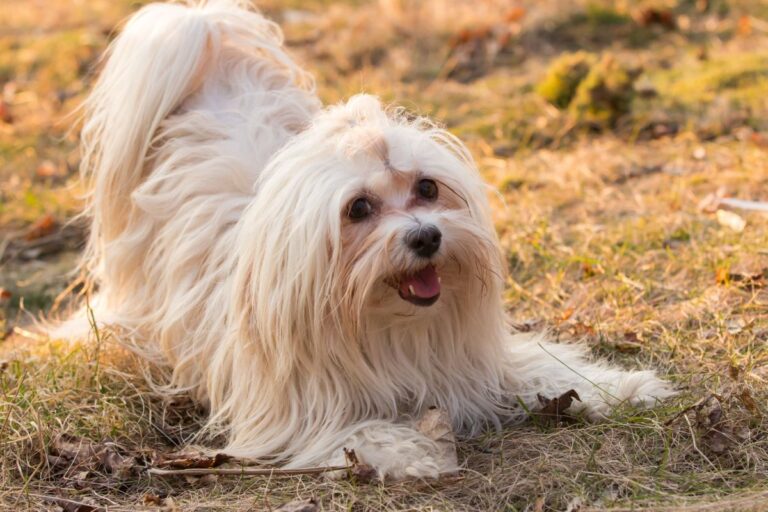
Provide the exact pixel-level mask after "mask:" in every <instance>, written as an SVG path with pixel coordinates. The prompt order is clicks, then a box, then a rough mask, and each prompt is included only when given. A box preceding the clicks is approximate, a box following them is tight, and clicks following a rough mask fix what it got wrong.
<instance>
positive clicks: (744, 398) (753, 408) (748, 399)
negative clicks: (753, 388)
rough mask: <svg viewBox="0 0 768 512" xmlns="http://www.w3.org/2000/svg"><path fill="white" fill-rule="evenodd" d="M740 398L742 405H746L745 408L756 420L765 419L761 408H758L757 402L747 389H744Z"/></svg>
mask: <svg viewBox="0 0 768 512" xmlns="http://www.w3.org/2000/svg"><path fill="white" fill-rule="evenodd" d="M738 396H739V400H741V403H742V404H744V407H746V408H747V410H748V411H749V412H751V413H752V414H753V415H754V416H755V417H756V418H758V419H761V418H762V417H763V415H762V413H761V412H760V408H759V407H758V406H757V402H756V401H755V399H754V398H752V394H751V393H750V392H749V390H748V389H747V388H743V389H742V390H741V392H740V393H739V395H738Z"/></svg>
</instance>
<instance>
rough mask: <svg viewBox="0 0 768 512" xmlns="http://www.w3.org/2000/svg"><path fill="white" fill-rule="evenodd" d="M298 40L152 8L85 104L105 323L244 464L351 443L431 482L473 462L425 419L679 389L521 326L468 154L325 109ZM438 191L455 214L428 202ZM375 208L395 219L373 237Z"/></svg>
mask: <svg viewBox="0 0 768 512" xmlns="http://www.w3.org/2000/svg"><path fill="white" fill-rule="evenodd" d="M281 42H282V40H281V34H280V31H279V29H278V27H277V26H276V25H275V24H273V23H272V22H270V21H267V20H266V19H264V18H263V17H262V16H261V15H259V14H257V13H255V12H253V11H251V10H249V9H248V8H247V6H244V5H239V4H236V3H234V2H232V1H209V2H206V3H204V4H200V5H191V6H184V5H176V4H152V5H148V6H146V7H144V8H142V9H141V10H140V11H139V12H138V13H136V14H135V15H134V16H133V17H132V18H131V19H130V20H129V21H128V23H127V24H126V26H125V28H124V29H123V31H122V33H121V34H120V36H119V37H118V38H117V39H116V40H115V41H114V43H113V44H112V45H111V47H110V49H109V52H108V56H107V61H106V64H105V67H104V69H103V72H102V73H101V77H100V79H99V80H98V82H97V83H96V85H95V87H94V90H93V92H92V94H91V96H90V98H89V99H88V101H87V103H86V105H85V112H86V123H85V126H84V130H83V133H82V137H83V152H84V160H83V168H84V170H85V172H86V175H87V177H88V179H89V182H90V183H91V184H92V194H91V196H90V202H89V208H88V212H87V213H88V214H89V215H90V218H91V219H92V229H91V236H90V240H89V244H88V249H87V252H86V256H85V259H84V267H85V268H86V269H87V271H88V272H89V273H90V275H91V277H92V279H93V281H94V282H95V283H96V286H97V289H98V295H97V296H96V297H95V298H94V300H93V307H94V310H95V314H96V317H97V319H99V321H100V322H101V323H104V324H110V325H112V326H116V327H119V328H120V330H121V332H123V333H127V336H129V337H130V338H131V339H132V340H133V341H132V343H133V344H134V346H135V348H136V349H137V350H139V351H140V353H142V354H143V355H144V356H145V357H147V358H148V359H150V360H152V361H154V362H157V363H160V364H162V365H166V366H168V367H170V368H171V369H172V379H171V383H170V386H169V389H170V390H187V391H189V392H191V393H192V394H193V395H194V396H195V397H196V398H197V399H198V400H200V401H201V402H202V403H204V404H205V405H206V406H207V407H208V408H209V409H210V425H209V426H210V428H212V429H217V430H223V431H225V432H226V433H227V438H228V446H227V447H226V451H227V452H228V453H232V454H236V455H241V456H247V457H252V458H256V459H260V460H262V461H264V462H269V463H281V464H284V465H285V466H287V467H301V466H310V465H311V466H315V465H322V464H335V463H338V462H340V461H342V460H343V454H342V448H344V447H346V448H354V449H355V450H356V452H357V454H358V455H359V456H360V457H361V458H362V459H363V460H364V461H366V462H368V463H369V464H372V465H373V466H374V467H375V468H376V469H377V470H378V471H379V473H380V475H381V476H382V477H387V478H403V477H406V476H415V477H434V476H437V475H438V474H440V473H441V472H446V471H452V470H454V469H456V468H454V467H452V464H451V463H449V462H448V461H446V460H443V459H442V458H441V456H440V455H439V454H440V453H441V452H440V450H439V449H438V448H437V447H436V445H435V443H433V442H432V441H431V440H429V439H427V438H426V437H424V436H423V435H422V434H421V433H419V432H418V431H417V430H415V429H414V428H413V426H412V421H413V418H416V417H418V416H420V414H421V413H422V412H423V411H424V410H425V409H426V408H428V407H430V406H439V407H442V408H445V409H446V410H447V411H448V412H449V413H450V416H451V418H452V421H453V426H454V428H455V429H456V431H457V432H458V433H460V434H463V435H473V434H476V433H478V432H480V431H482V430H483V429H486V428H488V427H498V426H500V425H502V424H505V423H508V422H511V421H515V420H520V419H522V418H524V417H525V413H524V411H523V408H522V407H520V406H519V405H518V404H519V401H522V402H524V403H525V404H527V406H528V407H530V408H536V407H537V406H538V402H537V398H536V395H537V394H538V393H541V394H543V395H546V396H556V395H559V394H561V393H563V392H565V391H567V390H569V389H571V388H573V389H575V390H576V391H577V392H578V393H579V395H580V396H581V397H582V399H583V402H582V403H581V404H580V405H579V406H580V407H582V408H584V409H585V410H586V412H587V414H589V415H590V416H591V417H593V418H599V417H600V416H601V415H604V414H605V413H606V412H607V411H608V410H609V407H610V406H611V405H614V404H616V403H617V402H622V401H628V402H631V403H633V404H638V405H652V404H653V403H654V402H655V401H656V400H657V399H660V398H664V397H666V396H668V395H670V394H671V391H670V388H669V387H668V386H667V385H666V384H665V383H664V382H662V381H661V380H659V379H658V378H657V377H656V376H655V374H654V372H652V371H635V372H628V371H624V370H620V369H617V368H612V367H610V366H607V365H606V364H602V363H599V362H590V361H589V359H588V355H587V352H586V349H585V348H584V347H581V346H574V345H563V344H554V343H551V342H548V341H546V340H545V339H544V338H543V337H541V336H538V335H530V334H511V333H510V332H511V329H510V327H509V325H508V323H507V318H506V317H505V313H504V307H503V303H502V288H503V284H504V276H505V268H504V260H503V258H502V257H501V253H500V249H499V245H498V241H497V238H496V234H495V232H494V229H493V225H492V223H491V220H490V215H489V205H488V201H487V197H486V187H485V185H484V184H483V182H482V180H481V177H480V175H479V174H478V172H477V170H476V168H475V165H474V164H473V162H472V159H471V157H470V155H469V153H468V152H467V150H466V149H465V147H464V146H463V145H462V144H461V143H460V142H459V141H458V140H456V139H455V138H454V137H452V136H451V135H449V134H448V133H447V132H445V131H443V130H441V129H439V128H437V127H436V126H435V125H434V124H432V123H430V122H429V121H427V120H425V119H415V120H414V119H412V118H409V117H407V116H406V115H404V114H403V113H402V112H399V111H389V112H388V111H386V110H384V109H382V107H381V105H380V103H379V102H378V101H377V100H376V99H375V98H374V97H371V96H366V95H359V96H355V97H353V98H351V99H350V100H349V101H348V102H347V103H346V104H341V105H336V106H332V107H329V108H326V109H323V108H321V105H320V102H319V101H318V99H317V97H316V96H315V95H314V93H313V86H312V81H311V79H310V78H309V77H308V76H307V74H306V73H305V72H304V71H302V70H301V69H299V68H298V67H297V65H296V64H295V63H294V62H293V61H292V60H291V59H290V58H289V57H288V56H287V55H286V53H285V52H284V50H283V48H282V46H281ZM425 177H426V178H429V179H432V180H434V181H435V182H436V183H437V185H438V187H439V192H440V195H439V198H438V199H437V200H436V201H434V202H424V201H420V200H418V198H414V184H415V183H417V182H418V180H420V179H423V178H425ZM361 194H362V195H364V196H365V197H371V198H373V199H372V201H374V202H375V204H376V209H375V212H374V213H373V215H371V217H370V218H367V219H365V220H363V221H360V222H352V221H351V220H350V219H349V218H348V217H347V214H348V210H349V204H350V202H351V201H353V200H354V199H355V198H356V197H359V196H361ZM427 223H431V224H433V225H435V226H437V227H438V228H439V229H440V230H441V231H442V235H443V240H442V244H441V246H440V249H439V251H438V252H437V253H436V254H435V255H434V256H432V257H431V258H429V259H428V260H425V259H424V258H420V257H417V256H416V255H414V254H413V251H411V250H410V249H409V248H408V247H407V245H406V244H405V242H404V237H405V236H406V234H407V233H408V232H409V231H410V230H412V229H413V228H414V227H418V226H419V225H424V224H427ZM427 262H428V263H431V264H434V265H435V266H436V268H437V270H438V272H439V274H440V276H441V280H442V292H441V295H440V298H439V300H438V301H437V303H435V304H434V305H432V306H430V307H419V306H416V305H413V304H411V303H410V302H407V301H405V300H403V299H402V298H401V297H400V295H399V294H398V291H397V289H396V288H397V283H398V280H399V279H402V278H403V276H407V275H409V274H412V273H413V272H416V271H418V270H419V269H421V268H423V267H424V266H425V265H426V264H427ZM75 324H76V321H73V323H71V324H70V325H69V327H72V326H73V325H75Z"/></svg>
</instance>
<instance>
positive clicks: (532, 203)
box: [0, 0, 768, 511]
mask: <svg viewBox="0 0 768 512" xmlns="http://www.w3.org/2000/svg"><path fill="white" fill-rule="evenodd" d="M705 3H706V4H708V8H707V9H706V10H701V9H699V7H697V6H702V5H703V4H705ZM299 4H301V7H298V6H299ZM448 4H450V5H451V7H452V9H448V8H447V5H448ZM476 5H478V4H477V3H476V2H470V1H469V0H466V1H464V0H462V1H456V2H447V0H430V1H428V2H417V1H415V0H379V1H378V2H377V1H362V0H360V1H349V2H339V3H332V2H325V1H322V0H313V1H311V2H292V1H286V0H268V1H265V2H262V7H263V8H264V9H265V10H266V11H267V12H268V13H269V14H270V15H272V16H274V17H276V18H277V19H278V20H279V21H282V23H283V25H284V27H285V30H286V35H287V40H288V43H289V45H290V46H291V47H292V49H293V51H294V53H295V54H296V55H297V56H298V58H299V59H301V60H302V61H303V62H304V63H305V64H306V65H307V66H308V67H309V68H310V69H312V70H313V71H314V72H315V73H316V75H317V77H318V85H319V90H320V93H321V95H322V96H323V98H324V99H325V100H327V101H337V100H340V99H341V98H344V97H346V96H348V95H349V94H350V93H354V92H359V91H360V90H365V91H368V92H374V93H377V94H379V95H381V96H382V97H383V98H385V100H386V101H392V102H393V103H398V104H401V105H404V106H406V107H408V108H410V109H412V110H415V111H418V112H420V113H424V114H428V115H431V116H434V117H437V118H438V119H441V120H442V121H444V122H445V123H446V124H447V125H448V126H449V128H450V129H451V130H452V131H454V132H455V133H457V134H459V135H461V136H462V137H463V138H464V139H465V140H466V141H467V142H468V144H469V145H470V147H471V149H472V151H473V153H474V154H475V156H476V158H477V160H478V162H479V164H480V166H481V169H482V170H483V172H484V173H485V175H486V176H487V178H488V180H489V182H490V183H492V184H493V185H494V186H495V187H497V188H498V189H499V190H500V194H499V195H495V196H494V202H495V204H496V222H497V227H498V231H499V233H500V235H501V239H502V243H503V245H504V248H505V250H506V251H507V254H508V259H509V265H510V271H511V275H510V280H509V287H508V289H507V292H506V293H507V299H508V307H509V310H510V313H511V315H512V316H513V318H514V319H515V320H516V321H517V322H518V323H520V324H521V325H522V326H528V327H531V328H548V329H550V330H552V332H553V336H556V337H558V338H560V339H575V338H578V339H583V340H584V341H585V342H586V343H589V344H590V345H591V346H593V347H594V351H595V353H596V354H599V355H600V356H601V357H606V358H609V359H614V360H616V361H618V362H619V363H621V364H623V365H626V366H654V367H658V368H661V369H662V371H665V372H667V373H668V374H669V375H670V376H671V378H672V379H674V381H675V382H676V383H677V384H678V385H679V386H680V388H681V389H682V390H683V393H682V394H681V396H680V397H679V398H678V399H676V400H673V401H671V402H670V403H668V404H666V406H665V407H662V408H659V409H656V410H654V411H644V412H640V411H635V410H620V411H617V412H616V413H615V415H614V417H613V418H612V419H611V420H610V421H608V422H607V423H605V424H601V425H588V424H584V423H581V422H578V421H577V422H576V423H574V424H569V425H559V426H553V425H540V424H536V423H531V424H527V425H524V426H521V427H519V428H515V429H510V430H507V431H505V432H502V433H488V434H487V435H486V436H485V437H483V438H481V439H477V440H472V441H467V440H463V441H461V442H460V443H459V452H460V453H459V455H460V459H461V460H463V461H465V467H466V468H467V469H466V471H464V472H462V474H461V475H460V476H459V477H458V478H452V479H445V480H442V481H438V482H418V483H416V482H409V483H405V484H397V485H386V486H379V485H362V484H356V483H354V482H349V481H342V482H328V481H325V480H322V479H320V478H317V477H292V478H267V477H256V478H225V477H221V478H219V479H203V480H201V479H196V480H184V479H160V478H151V479H150V478H149V477H148V476H147V475H146V474H143V473H141V472H139V473H137V474H133V475H132V476H130V477H120V478H118V477H116V476H115V475H99V470H98V468H96V469H91V470H90V472H89V473H86V474H69V475H68V476H62V473H61V471H60V468H58V469H57V468H55V467H53V466H51V463H50V460H49V459H48V458H47V456H46V455H47V454H48V453H49V452H50V447H51V444H52V442H53V440H54V438H55V436H56V435H57V434H58V433H61V432H67V433H69V434H72V435H77V436H82V437H84V438H87V439H90V440H93V441H96V442H101V441H104V440H112V441H114V442H115V443H117V445H118V446H119V447H120V449H121V450H124V452H125V453H129V452H130V453H133V454H140V453H151V451H152V450H157V451H169V450H172V449H174V446H175V444H178V443H183V442H184V441H185V440H186V439H189V437H190V436H191V435H193V433H194V431H195V426H196V425H197V424H198V422H199V420H200V417H201V416H200V415H201V413H200V411H198V410H197V409H195V408H194V407H193V406H191V405H190V404H187V403H185V402H181V403H175V404H170V403H167V402H165V401H163V400H162V399H161V398H160V397H157V396H155V395H153V394H152V393H151V392H150V390H149V389H148V388H147V386H146V384H145V383H144V381H143V380H142V379H141V378H140V377H138V376H137V374H138V372H137V371H136V367H135V362H133V361H131V360H130V359H129V358H127V357H126V356H124V355H122V354H120V353H119V351H117V350H116V349H114V348H113V347H110V344H109V343H108V341H104V342H102V344H101V345H102V346H98V347H97V344H95V342H93V341H92V342H90V343H86V344H83V345H80V346H75V347H73V346H65V345H61V344H53V343H49V342H47V341H45V340H34V339H28V338H25V337H24V336H22V335H19V334H16V335H5V334H2V332H6V331H8V330H9V329H11V328H12V327H13V326H17V327H18V326H23V325H24V324H25V323H28V322H29V316H28V315H27V313H25V312H24V311H23V310H25V309H27V310H30V311H31V313H32V314H36V313H37V312H39V311H45V310H46V309H47V308H49V307H50V305H51V302H52V300H53V297H55V296H56V294H57V293H58V292H59V291H60V290H62V289H63V288H64V286H65V284H66V282H67V280H68V278H67V276H66V272H67V271H68V270H70V269H71V268H73V262H74V259H75V254H74V253H72V252H69V251H65V252H61V253H59V254H55V255H51V256H48V257H45V258H28V260H27V261H21V260H19V259H17V258H13V259H5V261H3V258H2V257H0V287H2V288H4V289H6V290H8V291H10V293H11V297H9V298H0V326H3V330H2V331H0V360H2V361H3V363H2V364H1V365H0V445H1V446H2V451H3V454H2V455H0V508H8V509H14V510H16V509H24V508H28V509H39V508H41V507H49V508H52V509H53V508H55V506H54V505H52V504H51V502H50V501H46V500H45V499H44V498H43V497H45V496H59V497H61V496H66V497H67V498H68V499H70V500H73V501H76V502H89V503H95V504H99V505H100V506H105V507H107V506H108V507H109V510H136V509H142V508H146V509H157V508H158V507H157V506H156V505H153V504H152V503H150V502H147V501H145V498H144V496H146V495H158V496H165V495H167V496H171V497H172V500H167V499H166V500H165V505H164V506H165V507H166V509H169V510H170V509H172V508H173V506H172V505H171V503H172V502H173V503H175V506H177V507H178V508H180V509H182V510H221V509H236V510H248V509H253V510H265V509H269V507H276V506H278V505H279V504H281V503H284V502H286V501H288V500H290V499H292V498H294V497H302V498H309V497H315V498H316V499H317V500H318V501H319V502H320V503H321V505H322V508H323V509H324V510H383V509H417V510H565V509H567V508H568V507H569V506H570V507H571V509H572V510H574V509H575V507H576V505H577V504H578V503H581V505H580V506H581V509H580V510H591V509H603V508H611V509H615V510H629V509H632V510H637V509H644V508H647V509H650V510H718V511H720V510H761V509H764V508H765V506H764V505H763V503H764V502H765V501H766V499H768V485H767V484H766V482H767V481H768V437H767V436H766V434H768V427H767V426H766V424H765V419H764V418H765V417H766V415H768V407H766V405H765V404H766V401H767V400H768V390H766V381H767V380H768V349H767V348H766V347H767V346H768V345H767V343H766V341H767V340H768V288H763V286H764V285H766V284H768V283H766V279H765V274H764V272H765V269H766V268H768V252H766V248H768V243H767V242H768V235H767V233H768V232H767V231H766V228H767V227H768V219H766V217H764V216H762V215H760V214H756V213H744V212H741V215H742V216H743V217H744V219H745V220H746V227H745V229H744V230H743V231H742V232H735V231H733V230H731V229H730V228H728V227H726V226H723V225H721V224H720V223H719V222H718V221H717V219H716V216H715V215H714V214H711V213H706V212H704V211H702V210H701V209H700V208H699V203H700V201H701V200H702V199H703V198H704V197H705V196H706V195H708V194H710V193H713V192H715V191H717V190H718V189H723V190H724V191H725V193H726V194H727V195H729V196H732V197H740V198H744V199H757V200H759V199H763V200H765V199H766V194H768V188H767V187H766V185H767V184H768V121H766V120H767V119H768V115H767V114H768V100H767V99H766V98H768V96H766V95H765V94H764V91H765V85H766V81H768V53H766V52H764V51H760V50H757V49H759V48H766V45H765V43H766V42H768V36H767V35H766V28H767V27H768V22H766V21H765V20H766V19H768V9H766V8H765V6H764V5H763V4H762V3H759V2H757V1H754V2H751V1H748V0H742V1H732V2H725V1H718V0H710V1H709V2H688V1H680V2H676V1H672V0H666V1H657V2H643V3H642V5H639V4H638V5H636V4H635V3H629V2H627V3H616V4H615V5H612V4H611V3H608V2H567V3H566V2H557V1H553V0H550V1H546V2H533V1H530V2H528V1H523V2H511V1H510V2H506V1H504V0H485V1H484V2H481V3H480V7H479V8H476ZM649 5H654V6H656V7H657V8H659V9H662V10H663V9H667V8H671V9H673V11H672V12H673V14H674V15H675V17H676V20H677V26H678V28H677V29H675V30H669V29H666V28H664V27H661V26H643V25H642V24H640V23H638V22H637V21H635V20H636V19H637V18H638V17H639V16H640V14H641V11H642V8H643V6H649ZM617 6H618V7H617ZM134 7H135V6H132V3H131V2H129V1H128V0H126V1H120V2H115V1H106V0H104V1H98V0H88V1H85V0H83V1H81V2H79V3H78V2H76V3H74V4H73V3H71V2H63V1H60V0H48V1H42V0H41V1H38V2H26V1H23V0H9V1H6V2H4V3H3V4H2V5H0V19H2V20H4V21H3V22H2V24H0V85H2V86H3V87H4V93H3V102H4V103H3V104H4V105H5V107H6V108H7V109H9V110H10V114H11V119H10V122H0V251H2V250H3V247H4V245H5V244H4V243H2V240H6V241H7V240H17V239H19V238H23V234H24V233H25V232H27V233H28V230H29V228H30V225H31V224H32V223H33V222H34V221H35V220H37V219H39V218H40V217H41V216H43V215H48V214H50V215H52V216H53V218H54V219H55V220H56V221H58V223H59V225H60V224H62V223H63V222H64V221H66V220H67V219H69V218H70V217H71V216H72V215H73V214H74V213H75V212H76V211H77V208H78V201H77V200H76V195H77V188H76V181H75V179H74V172H75V170H76V168H77V153H76V143H77V136H76V135H77V130H76V129H75V130H70V128H72V122H71V121H68V120H67V119H68V118H66V117H65V116H66V114H67V113H68V112H70V111H71V110H72V108H73V107H74V106H75V105H76V104H77V102H78V101H79V100H80V99H81V98H82V96H83V94H85V92H86V91H87V88H88V83H89V81H90V79H91V74H90V71H89V70H91V69H92V66H93V63H94V62H95V61H94V59H95V57H96V55H97V54H98V52H99V51H100V50H101V49H102V48H103V47H104V45H105V44H106V42H107V40H108V37H109V33H110V30H111V29H112V27H114V26H115V24H116V23H117V21H118V20H119V19H121V18H122V17H123V16H124V15H125V14H127V13H128V12H130V11H131V10H132V9H133V8H134ZM520 7H524V10H522V11H521V10H519V8H520ZM516 8H517V9H518V10H517V11H515V10H514V9H516ZM462 13H463V14H462ZM501 43H505V44H501ZM577 49H585V50H587V51H591V52H594V53H596V54H600V53H603V52H607V51H610V52H611V53H613V54H614V56H615V58H617V59H620V60H622V61H625V62H630V63H632V64H642V66H643V69H644V73H643V75H642V76H641V78H640V80H641V81H643V83H650V84H651V87H652V88H653V90H655V92H656V95H654V96H651V97H637V98H635V99H634V100H633V104H632V107H631V110H630V113H629V114H628V115H625V116H623V117H622V118H621V119H620V120H619V121H618V122H617V123H616V125H615V126H614V127H613V128H612V129H611V130H608V131H599V132H597V131H594V130H592V129H590V128H589V127H585V126H581V125H579V124H578V123H574V122H572V120H571V119H570V118H569V116H568V114H567V112H561V111H559V110H557V109H556V108H554V107H552V106H550V105H548V104H547V103H546V102H545V101H544V100H543V99H541V98H540V97H539V96H538V95H537V93H536V92H535V89H536V84H537V83H538V82H539V81H540V80H541V78H542V77H543V76H544V72H545V70H546V67H547V65H548V64H549V62H551V61H552V59H554V58H555V57H556V56H557V55H559V54H560V53H562V52H564V51H574V50H577ZM8 84H11V85H8ZM0 113H1V112H0ZM6 121H9V120H8V119H6ZM75 128H76V127H75ZM54 234H55V233H54ZM22 298H23V302H24V305H25V306H26V307H23V306H24V305H22V304H21V302H22ZM711 395H716V398H710V399H709V400H708V401H707V400H706V399H707V398H708V397H710V396H711ZM717 397H719V398H717ZM699 402H701V403H700V405H699V406H698V407H696V408H694V409H691V410H688V411H687V412H685V413H682V414H681V412H682V411H686V408H687V407H689V406H692V405H694V404H697V403H699Z"/></svg>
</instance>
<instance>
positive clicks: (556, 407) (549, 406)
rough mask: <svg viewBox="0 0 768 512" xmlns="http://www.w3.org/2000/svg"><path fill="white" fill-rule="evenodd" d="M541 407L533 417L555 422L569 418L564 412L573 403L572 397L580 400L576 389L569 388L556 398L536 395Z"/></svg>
mask: <svg viewBox="0 0 768 512" xmlns="http://www.w3.org/2000/svg"><path fill="white" fill-rule="evenodd" d="M537 397H538V399H539V402H540V403H541V405H542V407H541V409H539V410H538V411H536V412H535V413H534V416H535V417H540V418H545V419H551V420H554V421H555V422H560V421H561V420H563V419H569V418H570V417H571V416H570V415H569V414H568V413H566V410H567V409H568V408H569V407H570V406H571V404H573V401H574V399H575V400H578V401H579V402H581V398H579V394H578V393H576V390H574V389H570V390H568V391H566V392H565V393H563V394H562V395H560V396H559V397H557V398H546V397H544V396H542V395H537Z"/></svg>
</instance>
